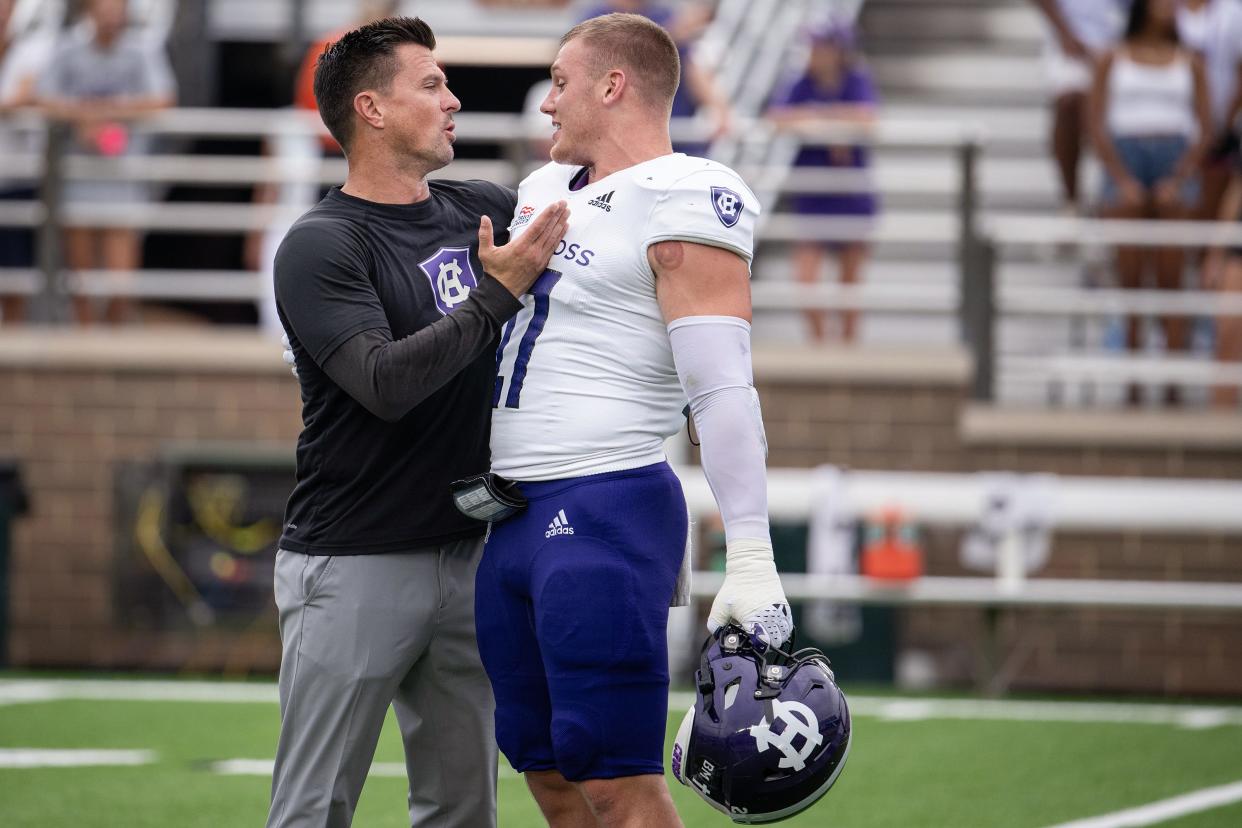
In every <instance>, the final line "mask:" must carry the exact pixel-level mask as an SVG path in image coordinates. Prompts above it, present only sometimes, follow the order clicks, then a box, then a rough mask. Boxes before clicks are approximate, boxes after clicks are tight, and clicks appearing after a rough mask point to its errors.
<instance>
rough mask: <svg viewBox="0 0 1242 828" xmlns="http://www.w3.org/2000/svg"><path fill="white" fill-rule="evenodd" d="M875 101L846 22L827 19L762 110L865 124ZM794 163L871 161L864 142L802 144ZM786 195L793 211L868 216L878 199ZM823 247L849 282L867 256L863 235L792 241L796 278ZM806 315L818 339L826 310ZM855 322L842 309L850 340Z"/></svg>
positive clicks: (808, 273) (795, 119) (783, 121)
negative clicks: (799, 65) (790, 78)
mask: <svg viewBox="0 0 1242 828" xmlns="http://www.w3.org/2000/svg"><path fill="white" fill-rule="evenodd" d="M876 103H877V96H876V91H875V85H874V84H873V83H872V80H871V74H870V72H868V71H867V68H866V66H865V65H864V64H863V63H862V61H861V59H860V58H859V57H858V55H857V52H856V51H855V48H854V35H853V32H852V30H850V29H848V28H843V27H839V26H833V27H828V28H824V29H819V30H816V31H814V32H812V33H811V56H810V60H809V61H808V63H807V68H806V71H805V72H804V73H803V75H802V76H801V77H799V78H797V79H795V80H794V82H793V83H792V84H790V85H789V86H788V87H787V88H786V89H785V90H784V91H783V92H780V93H778V94H777V96H776V97H775V98H774V100H773V101H772V104H771V105H770V106H769V109H768V117H769V118H770V119H771V120H772V121H774V122H775V123H776V124H777V125H778V126H787V125H792V124H797V123H806V122H814V121H821V122H838V123H840V122H845V123H854V124H868V123H871V122H873V121H874V120H875V110H876ZM794 163H795V165H796V166H799V167H838V168H842V169H854V170H858V171H859V172H860V173H861V172H862V171H864V170H866V169H867V168H868V167H869V166H870V158H869V153H868V151H867V148H866V147H861V146H825V145H823V144H819V145H814V144H807V145H805V146H803V147H802V150H801V151H800V152H799V153H798V158H797V160H796V161H795V162H794ZM860 178H861V176H860ZM790 201H791V204H792V206H793V209H794V210H795V211H796V212H798V213H801V214H803V215H815V216H839V217H855V218H870V217H872V216H874V215H875V213H876V207H877V203H876V196H875V193H874V192H872V191H870V190H869V189H865V190H860V189H857V188H851V189H850V190H849V191H847V192H837V193H815V194H799V195H796V196H795V197H793V198H792V199H790ZM859 235H860V236H861V235H862V233H861V232H860V234H859ZM829 250H831V251H833V252H835V253H836V256H837V261H838V265H839V270H840V273H841V282H842V283H844V284H856V283H857V282H858V277H859V275H860V273H861V271H862V267H863V264H864V263H865V262H866V258H867V244H866V242H865V241H864V240H863V239H862V238H856V239H852V240H850V241H845V242H840V243H834V244H831V245H825V244H824V243H822V242H816V241H805V242H801V243H799V244H797V245H796V246H795V247H794V272H795V275H796V276H797V279H798V281H800V282H804V283H814V282H815V281H817V280H818V278H819V271H820V268H821V266H822V264H823V259H824V254H825V253H826V252H828V251H829ZM806 316H807V321H808V322H809V323H810V326H811V334H812V336H813V337H814V339H815V340H816V341H822V340H823V339H824V338H825V321H826V320H825V316H826V314H824V313H823V312H822V311H807V313H806ZM857 327H858V314H857V312H856V311H846V312H844V313H843V314H842V326H841V335H842V338H843V339H844V340H845V341H846V342H852V341H853V340H854V338H855V335H856V333H857Z"/></svg>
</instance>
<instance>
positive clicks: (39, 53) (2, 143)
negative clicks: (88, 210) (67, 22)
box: [0, 0, 53, 325]
mask: <svg viewBox="0 0 1242 828" xmlns="http://www.w3.org/2000/svg"><path fill="white" fill-rule="evenodd" d="M16 5H17V0H0V117H4V116H7V115H9V114H11V113H12V112H13V111H14V110H16V109H20V108H22V107H28V106H32V105H33V104H34V103H35V85H36V84H37V82H38V77H39V75H40V74H41V73H42V72H43V71H44V69H45V68H46V66H47V64H48V61H49V60H50V59H51V52H52V45H53V44H52V41H51V39H50V38H47V37H43V36H40V35H37V34H31V35H27V36H24V37H20V38H19V37H17V36H16V35H15V34H14V33H13V32H12V31H11V26H10V24H11V22H12V17H13V9H14V7H15V6H16ZM42 146H43V144H42V141H41V140H40V136H39V135H38V134H37V133H34V132H30V131H27V132H21V131H19V130H17V129H16V128H14V127H11V126H9V125H8V124H5V123H0V158H5V159H12V158H15V157H16V156H21V155H26V156H30V155H35V154H37V153H38V152H39V151H40V150H41V149H42ZM36 169H37V165H35V166H34V167H32V168H31V175H30V176H29V178H26V179H19V178H16V177H15V178H11V179H3V180H0V200H3V201H29V200H31V199H33V198H34V197H35V188H34V179H35V178H37V177H38V176H37V172H36ZM33 265H34V231H33V230H32V229H31V228H29V227H0V268H10V267H11V268H28V267H31V266H33ZM25 318H26V298H25V297H24V296H21V295H17V294H14V295H0V324H5V325H11V324H14V323H16V322H21V321H24V320H25Z"/></svg>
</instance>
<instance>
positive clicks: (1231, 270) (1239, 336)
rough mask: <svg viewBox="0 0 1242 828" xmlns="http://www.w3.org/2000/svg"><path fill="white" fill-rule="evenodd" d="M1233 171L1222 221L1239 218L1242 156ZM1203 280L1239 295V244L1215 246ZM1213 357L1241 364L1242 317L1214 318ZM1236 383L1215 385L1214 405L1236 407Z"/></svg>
mask: <svg viewBox="0 0 1242 828" xmlns="http://www.w3.org/2000/svg"><path fill="white" fill-rule="evenodd" d="M1233 163H1234V165H1235V166H1234V171H1233V177H1232V178H1231V179H1230V181H1229V186H1228V188H1227V189H1226V190H1225V193H1224V195H1223V197H1222V198H1221V204H1220V213H1219V218H1220V220H1221V221H1231V222H1238V221H1242V155H1234V156H1233ZM1203 270H1204V280H1203V281H1204V283H1205V286H1206V287H1207V288H1208V289H1209V290H1219V291H1222V292H1228V293H1232V294H1235V295H1239V296H1242V247H1234V248H1231V249H1230V250H1228V251H1226V250H1223V249H1219V248H1218V249H1216V250H1213V251H1211V252H1210V253H1209V254H1208V257H1207V261H1206V262H1205V263H1204V268H1203ZM1216 358H1217V359H1218V360H1220V361H1221V362H1225V363H1233V364H1242V316H1218V317H1217V318H1216ZM1240 396H1242V394H1239V389H1238V386H1237V385H1218V386H1216V387H1215V388H1213V389H1212V403H1213V405H1217V406H1220V407H1222V408H1228V409H1233V410H1237V408H1238V400H1239V397H1240Z"/></svg>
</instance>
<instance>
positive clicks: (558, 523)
mask: <svg viewBox="0 0 1242 828" xmlns="http://www.w3.org/2000/svg"><path fill="white" fill-rule="evenodd" d="M573 533H574V527H572V526H570V525H569V518H567V517H565V510H564V509H561V510H560V511H559V512H557V513H556V517H554V518H552V522H551V523H549V524H548V531H546V532H544V533H543V536H544V537H545V538H550V537H552V536H553V535H572V534H573Z"/></svg>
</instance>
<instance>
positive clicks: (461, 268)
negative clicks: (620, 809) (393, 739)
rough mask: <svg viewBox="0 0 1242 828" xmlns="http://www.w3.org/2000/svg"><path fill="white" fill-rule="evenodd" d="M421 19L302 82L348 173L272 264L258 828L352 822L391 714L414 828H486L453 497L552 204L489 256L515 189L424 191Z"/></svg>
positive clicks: (367, 40) (425, 70)
mask: <svg viewBox="0 0 1242 828" xmlns="http://www.w3.org/2000/svg"><path fill="white" fill-rule="evenodd" d="M434 48H435V36H434V35H433V34H432V32H431V29H430V28H429V27H428V26H427V25H426V24H425V23H423V22H422V21H421V20H418V19H417V18H392V19H387V20H381V21H378V22H375V23H371V24H369V25H366V26H363V27H361V28H359V29H355V30H354V31H351V32H349V33H347V34H345V35H344V36H343V37H341V39H340V40H339V41H337V42H336V43H335V44H333V45H332V46H330V47H329V48H328V49H327V50H326V51H325V52H324V53H323V55H322V56H321V57H320V59H319V62H318V66H317V68H316V71H315V97H316V99H317V100H318V104H319V112H320V115H321V116H322V118H323V121H324V123H325V124H326V125H327V127H328V130H329V131H330V132H331V133H332V135H333V137H334V138H336V140H337V141H338V142H339V143H340V144H341V146H342V148H344V150H345V153H346V156H347V157H348V160H349V174H348V178H347V180H346V182H345V185H344V186H343V187H341V188H340V189H334V190H332V191H331V192H329V193H328V195H327V196H326V197H325V198H324V199H323V201H322V202H320V203H319V204H318V205H317V206H316V207H314V208H313V209H312V210H310V212H308V213H307V214H306V215H305V216H303V217H302V218H301V219H299V220H298V222H297V223H296V224H295V225H294V226H293V227H292V229H290V231H289V233H288V235H287V236H286V237H285V239H284V242H283V243H282V244H281V247H280V250H279V252H278V254H277V256H276V304H277V310H278V312H279V315H280V320H281V323H282V324H283V326H284V328H285V331H286V333H287V334H288V336H289V340H290V342H291V344H292V350H293V352H294V355H295V358H296V365H297V371H298V376H299V378H300V382H301V390H302V420H303V425H304V428H303V431H302V434H301V437H300V438H299V440H298V449H297V484H296V486H295V487H294V490H293V494H292V495H291V496H290V499H289V505H288V508H287V511H286V519H285V521H286V522H285V527H284V532H283V535H282V537H281V541H280V551H279V552H278V554H277V556H276V572H275V592H276V604H277V607H278V608H279V610H280V635H281V642H282V647H283V657H282V662H281V668H280V713H281V728H280V744H279V748H278V750H277V755H276V766H275V771H274V774H273V779H272V805H271V811H270V813H269V815H268V821H267V824H268V826H312V825H313V826H325V825H328V826H346V825H349V824H350V822H351V820H352V818H353V814H354V809H355V807H356V805H357V803H358V797H359V795H360V793H361V791H362V786H363V782H364V780H365V779H366V775H367V771H368V769H369V767H370V764H371V759H372V756H373V754H374V752H375V745H376V742H377V741H378V738H379V733H380V729H381V727H382V725H383V722H384V717H385V714H386V711H387V709H388V706H389V704H390V703H391V704H393V706H394V707H395V709H396V713H397V720H398V722H399V724H400V729H401V737H402V740H403V742H404V746H405V755H406V767H407V772H408V775H409V781H410V788H409V808H410V822H411V824H413V825H415V826H431V825H435V826H470V828H477V826H488V825H494V824H495V819H496V810H495V809H496V806H495V787H496V748H495V743H494V738H493V722H492V715H493V704H492V698H491V692H490V689H489V687H488V682H487V677H486V676H485V675H484V673H483V669H482V667H481V665H480V663H479V656H478V651H477V648H476V645H475V631H474V618H473V605H474V573H475V568H476V566H477V564H478V561H479V556H480V554H481V552H482V546H483V543H482V534H483V528H484V527H483V524H481V523H479V522H478V521H473V520H470V519H468V518H466V517H464V516H462V515H461V514H460V513H459V512H458V511H457V510H456V509H455V508H454V506H453V504H452V501H451V498H450V494H449V483H450V482H451V481H453V480H455V479H459V478H463V477H467V476H469V475H471V474H475V473H477V472H480V471H483V470H486V469H487V468H488V418H489V414H490V408H491V395H492V382H493V377H494V375H495V350H496V344H497V341H498V337H499V333H500V329H501V326H502V325H503V324H504V323H505V322H506V320H508V319H509V318H510V317H511V316H513V315H514V314H515V313H516V312H517V311H518V310H519V309H520V308H521V303H520V302H519V301H518V300H517V298H516V297H518V296H521V295H522V294H524V293H525V292H526V291H527V289H528V288H529V287H530V286H531V285H532V284H533V282H534V280H535V278H536V277H537V276H538V275H539V274H540V273H541V272H542V271H543V269H544V267H545V266H546V264H547V262H548V258H549V256H550V254H551V253H552V250H553V248H554V246H555V245H556V243H557V241H559V240H560V238H561V237H562V236H563V235H564V231H565V227H566V220H567V215H568V213H567V211H566V210H565V207H564V204H563V203H561V204H558V205H555V206H554V207H553V208H552V209H549V210H546V211H544V212H543V213H542V214H541V215H540V216H539V217H538V218H537V219H536V220H535V222H534V223H533V224H532V232H528V233H526V234H524V235H523V236H522V238H521V239H520V240H518V241H515V242H514V243H513V244H507V245H504V246H500V247H497V246H494V245H493V239H492V226H493V223H494V222H499V226H500V227H502V228H503V227H505V226H507V225H508V222H509V219H510V217H511V216H512V214H513V208H514V198H515V196H514V194H513V193H512V192H511V191H509V190H507V189H504V188H502V187H498V186H495V185H492V184H488V183H485V182H480V181H468V182H449V181H434V182H428V181H427V175H428V174H429V173H431V172H432V171H434V170H437V169H440V168H442V167H444V166H445V165H447V164H448V163H449V162H450V161H451V160H452V158H453V138H454V136H453V113H455V112H456V111H457V110H458V109H459V108H460V103H459V102H458V100H457V99H456V98H455V97H454V96H453V94H452V93H451V92H450V91H449V90H448V87H447V85H446V83H445V77H444V73H443V72H442V71H441V70H440V68H439V67H438V66H437V65H436V62H435V60H434V58H433V56H432V50H433V49H434Z"/></svg>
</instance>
